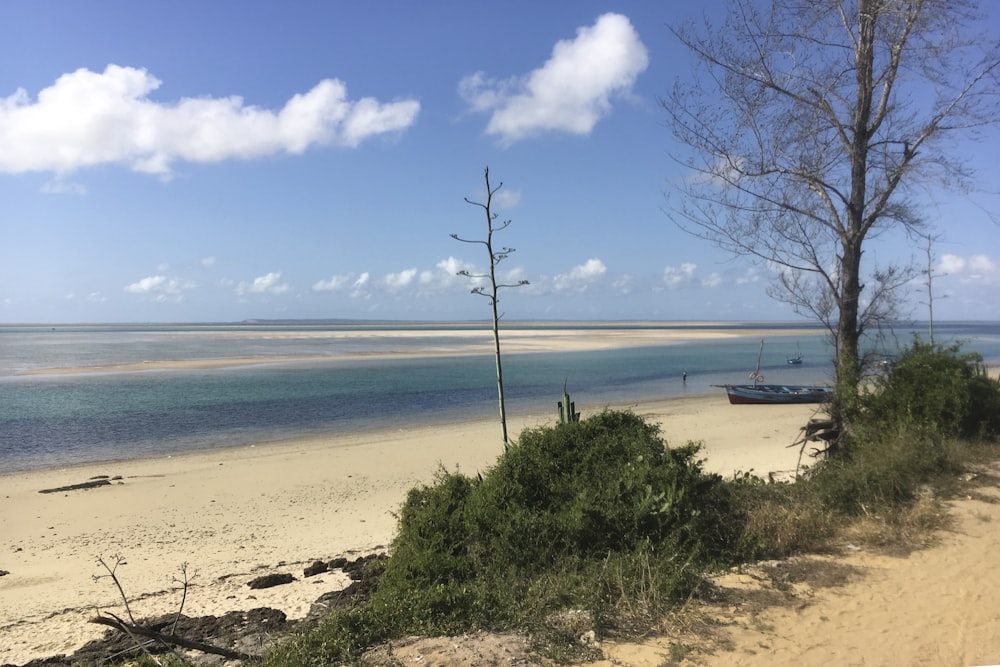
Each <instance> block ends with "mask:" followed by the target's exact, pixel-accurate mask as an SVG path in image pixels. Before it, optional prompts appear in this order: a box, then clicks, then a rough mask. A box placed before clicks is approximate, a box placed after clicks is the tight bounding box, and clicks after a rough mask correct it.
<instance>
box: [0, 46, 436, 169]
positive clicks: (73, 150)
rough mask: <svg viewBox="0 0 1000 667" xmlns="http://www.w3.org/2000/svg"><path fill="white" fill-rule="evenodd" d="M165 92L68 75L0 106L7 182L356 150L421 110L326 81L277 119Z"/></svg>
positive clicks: (123, 75)
mask: <svg viewBox="0 0 1000 667" xmlns="http://www.w3.org/2000/svg"><path fill="white" fill-rule="evenodd" d="M160 83H161V82H160V80H159V79H157V78H156V77H154V76H152V75H151V74H150V73H148V72H147V71H146V70H144V69H136V68H133V67H121V66H118V65H108V66H107V68H105V70H104V71H103V72H100V73H98V72H92V71H90V70H88V69H78V70H76V71H75V72H72V73H69V74H64V75H62V76H61V77H59V78H58V79H57V80H56V82H55V83H54V84H53V85H51V86H49V87H48V88H45V89H44V90H42V91H40V92H39V93H38V98H37V100H36V101H34V102H32V101H31V99H30V97H29V95H28V93H27V91H25V90H24V89H18V90H17V91H16V92H15V93H14V94H12V95H10V96H9V97H6V98H0V172H7V173H23V172H29V171H52V172H55V173H57V174H65V173H68V172H72V171H73V170H76V169H80V168H84V167H88V166H94V165H101V164H109V163H122V164H127V165H129V167H130V168H131V169H133V170H134V171H138V172H145V173H151V174H157V175H160V176H163V177H169V176H170V175H171V172H172V164H173V163H174V162H176V161H179V160H185V161H189V162H219V161H222V160H229V159H251V158H255V157H261V156H266V155H273V154H276V153H280V152H283V151H284V152H289V153H302V152H303V151H305V150H306V149H308V148H310V147H312V146H322V145H338V146H347V147H352V148H353V147H355V146H357V145H358V144H360V143H361V142H362V141H364V140H365V139H368V138H370V137H373V136H378V135H382V134H386V133H392V132H397V131H401V130H404V129H406V128H407V127H409V126H410V125H412V124H413V122H414V121H415V119H416V116H417V113H418V112H419V110H420V103H419V102H418V101H416V100H401V101H397V102H389V103H384V104H383V103H380V102H378V101H377V100H374V99H372V98H367V97H366V98H362V99H360V100H357V101H351V100H349V99H348V98H347V87H346V86H345V85H344V84H343V83H342V82H341V81H338V80H336V79H324V80H322V81H320V82H319V83H318V84H316V86H315V87H313V89H312V90H310V91H308V92H306V93H303V94H298V95H295V96H293V97H292V98H291V99H290V100H289V101H288V102H287V103H286V104H285V106H284V107H283V108H281V109H280V110H278V111H272V110H269V109H262V108H260V107H256V106H252V105H246V104H244V101H243V98H241V97H237V96H232V97H225V98H211V97H204V98H183V99H181V100H179V101H177V102H173V103H160V102H155V101H153V100H151V99H150V98H149V95H150V93H152V92H153V91H155V90H156V89H157V88H159V86H160ZM57 182H58V181H57ZM50 187H53V188H54V187H57V186H55V185H52V186H50Z"/></svg>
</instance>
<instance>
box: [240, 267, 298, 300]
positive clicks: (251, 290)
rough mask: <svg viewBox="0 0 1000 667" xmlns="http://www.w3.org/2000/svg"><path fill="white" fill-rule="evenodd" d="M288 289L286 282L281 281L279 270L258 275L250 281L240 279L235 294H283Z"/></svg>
mask: <svg viewBox="0 0 1000 667" xmlns="http://www.w3.org/2000/svg"><path fill="white" fill-rule="evenodd" d="M287 291H288V283H283V282H281V272H280V271H279V272H271V273H268V274H265V275H263V276H258V277H257V278H254V279H253V280H252V281H250V282H246V281H242V282H240V283H239V284H238V285H237V286H236V294H238V295H239V296H246V295H248V294H284V293H285V292H287Z"/></svg>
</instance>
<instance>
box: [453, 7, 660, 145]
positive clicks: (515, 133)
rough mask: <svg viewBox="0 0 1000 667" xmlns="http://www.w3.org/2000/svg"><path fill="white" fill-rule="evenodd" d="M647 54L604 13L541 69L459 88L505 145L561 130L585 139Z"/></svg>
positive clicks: (620, 19)
mask: <svg viewBox="0 0 1000 667" xmlns="http://www.w3.org/2000/svg"><path fill="white" fill-rule="evenodd" d="M648 65H649V54H648V53H647V50H646V47H645V45H643V43H642V40H640V39H639V35H638V33H636V31H635V28H633V27H632V24H631V23H630V22H629V20H628V18H627V17H625V16H623V15H621V14H613V13H608V14H603V15H602V16H600V17H598V19H597V21H596V22H595V23H594V25H592V26H587V27H583V28H579V29H578V30H577V33H576V38H575V39H573V40H562V41H559V42H558V43H556V45H555V46H554V47H553V49H552V55H551V56H550V57H549V59H548V61H546V63H545V64H544V65H542V66H541V67H540V68H538V69H536V70H534V71H532V72H530V73H529V74H527V75H525V76H522V77H512V78H509V79H506V80H496V79H490V78H488V77H487V75H486V74H485V73H484V72H476V73H474V74H471V75H469V76H467V77H465V78H464V79H462V81H461V82H460V83H459V86H458V91H459V95H460V96H461V97H462V99H463V100H465V102H466V103H467V104H468V105H469V108H470V109H471V110H472V111H475V112H481V113H490V114H491V115H490V119H489V122H488V124H487V126H486V133H487V134H489V135H495V136H497V137H499V138H500V140H501V141H502V142H503V143H505V144H510V143H513V142H515V141H519V140H521V139H526V138H529V137H533V136H536V135H538V134H541V133H543V132H548V131H559V132H568V133H570V134H578V135H586V134H589V133H590V132H591V130H593V129H594V126H595V125H597V123H598V121H600V120H601V119H602V118H603V117H605V116H607V115H608V114H609V113H611V99H612V97H614V96H627V95H628V94H629V93H630V92H631V89H632V86H633V84H634V83H635V81H636V79H637V78H638V76H639V74H640V73H642V72H643V71H645V69H646V67H648Z"/></svg>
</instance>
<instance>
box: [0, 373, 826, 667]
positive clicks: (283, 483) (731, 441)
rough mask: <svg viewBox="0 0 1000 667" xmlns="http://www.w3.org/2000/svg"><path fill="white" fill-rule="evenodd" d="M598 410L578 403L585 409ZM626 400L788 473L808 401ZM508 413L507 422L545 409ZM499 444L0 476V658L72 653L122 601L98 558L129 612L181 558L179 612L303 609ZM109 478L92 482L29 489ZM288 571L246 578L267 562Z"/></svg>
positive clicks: (442, 437) (164, 586) (348, 441)
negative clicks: (317, 570)
mask: <svg viewBox="0 0 1000 667" xmlns="http://www.w3.org/2000/svg"><path fill="white" fill-rule="evenodd" d="M602 407H605V406H578V409H580V410H582V411H583V412H584V414H585V415H586V414H588V413H592V412H594V411H597V410H599V409H601V408H602ZM619 407H628V408H630V409H632V410H634V411H635V412H637V413H638V414H641V415H645V416H647V417H648V418H649V419H651V420H654V421H657V422H660V423H662V424H663V432H664V435H665V437H666V439H667V441H668V442H669V443H676V444H682V443H684V442H687V441H688V440H690V439H698V440H703V441H704V443H705V451H704V454H705V457H706V459H707V464H706V466H707V467H708V468H709V469H711V470H715V471H718V472H720V473H723V474H731V473H732V472H733V471H736V470H744V471H745V470H749V469H754V470H755V471H757V472H759V473H761V474H766V473H768V472H772V471H775V472H782V471H784V472H786V473H787V472H788V471H792V470H794V467H795V465H796V460H797V456H798V451H797V449H789V448H787V447H786V445H787V444H789V443H791V442H793V441H794V440H795V438H796V435H797V433H798V429H799V427H800V426H801V425H802V424H803V423H804V421H805V420H806V419H808V417H809V416H810V415H811V414H812V410H813V408H812V407H810V406H765V409H763V410H762V409H760V408H756V409H754V407H753V406H730V405H729V404H728V402H727V401H726V398H725V395H724V393H722V392H721V391H720V392H718V393H717V394H712V395H708V396H699V397H693V398H684V399H672V400H664V401H659V402H652V403H643V404H635V405H630V406H619ZM554 413H555V410H553V414H550V415H535V416H530V417H524V416H521V417H518V416H516V415H514V416H512V419H511V423H510V427H511V432H512V433H515V434H516V433H518V432H519V431H520V430H521V429H523V428H525V427H533V426H539V425H543V424H550V423H553V421H554V420H555V419H556V415H555V414H554ZM501 451H502V445H501V441H500V429H499V424H498V423H497V422H495V421H477V422H469V423H462V424H453V425H450V426H446V427H426V428H417V429H412V430H397V431H373V432H369V433H363V434H355V435H351V436H346V437H337V438H332V439H326V438H316V439H312V440H303V441H296V442H286V443H279V444H269V445H266V446H255V447H243V448H238V449H230V450H226V451H222V452H211V453H200V454H192V455H184V456H178V457H172V458H164V459H153V460H142V461H129V462H121V463H110V464H104V465H97V466H84V467H77V468H70V469H60V470H49V471H41V472H32V473H28V474H22V475H13V476H6V477H2V478H0V488H2V492H0V526H2V529H0V534H2V545H0V569H3V570H7V571H8V572H9V573H10V574H7V575H5V576H3V577H0V619H2V620H0V664H3V663H5V662H10V663H21V662H25V661H27V660H29V659H31V658H35V657H44V656H49V655H54V654H58V653H70V652H72V651H73V650H75V649H76V648H78V647H79V646H80V645H81V644H82V643H84V642H85V641H87V640H88V639H90V638H92V637H96V636H99V635H100V633H101V631H102V630H101V628H100V627H99V626H96V625H93V624H89V623H87V622H86V621H87V619H88V618H89V617H90V616H92V615H93V614H94V612H95V611H96V610H98V609H108V610H118V611H120V610H121V602H120V599H119V598H118V594H117V591H116V590H115V588H114V586H113V584H112V582H111V581H109V580H108V579H101V580H98V581H95V580H94V577H95V576H97V575H101V574H103V571H102V569H101V567H100V566H99V565H98V563H97V558H98V557H103V558H105V559H106V560H107V559H110V558H111V557H112V556H113V555H116V554H118V555H121V556H123V557H124V558H125V559H126V562H127V565H123V566H122V567H121V568H120V569H119V572H118V574H119V576H120V579H121V581H122V585H123V586H124V588H125V590H126V592H127V593H128V594H129V595H130V596H132V597H134V598H135V599H136V602H135V605H134V606H135V609H134V611H135V612H136V613H137V614H139V615H144V616H145V615H152V614H157V613H164V612H168V611H174V610H176V608H177V605H178V603H179V595H180V593H179V588H180V586H179V585H178V584H177V583H176V582H175V581H174V579H176V578H179V577H180V568H181V566H182V564H184V563H187V564H188V571H189V573H194V575H195V576H194V580H193V583H192V586H191V589H190V592H189V595H188V601H187V604H186V606H185V613H186V614H188V615H202V614H219V613H223V612H225V611H229V610H234V609H250V608H253V607H260V606H270V607H275V608H278V609H281V610H283V611H284V612H285V613H286V614H288V616H289V618H301V617H302V616H304V615H305V614H306V613H307V612H308V610H309V606H310V604H311V603H312V602H313V601H314V600H315V599H316V598H317V597H319V595H321V594H322V593H324V592H327V591H329V590H338V589H340V588H342V587H343V586H344V585H345V584H346V579H343V580H341V579H336V578H333V577H330V576H326V575H324V576H319V577H313V578H309V579H304V578H303V577H302V576H301V574H302V569H303V567H304V565H305V564H309V563H311V562H312V561H313V560H315V559H331V558H334V557H337V556H343V555H347V556H351V555H362V554H365V553H369V552H372V551H377V550H382V549H385V548H386V547H387V546H388V545H389V543H390V542H391V540H392V537H393V535H394V531H395V527H396V519H395V516H394V512H395V511H396V510H397V509H398V508H399V506H400V505H401V503H402V502H403V500H404V498H405V495H406V492H407V491H408V490H409V489H410V488H412V487H414V486H416V485H420V484H426V483H431V482H432V481H433V479H434V475H435V473H436V471H437V470H438V469H439V467H440V466H444V467H446V468H448V469H450V470H455V469H458V470H460V471H462V472H464V473H467V474H475V473H476V472H477V471H482V470H485V469H487V468H488V467H490V466H491V465H492V464H493V463H494V462H495V460H496V458H497V456H498V455H499V454H500V452H501ZM98 475H108V476H110V477H113V478H117V479H114V480H113V481H112V483H111V484H110V485H108V486H102V487H99V488H92V489H83V490H74V491H65V492H58V493H45V494H43V493H39V492H40V491H42V490H46V489H53V488H59V487H63V486H67V485H71V484H78V483H81V482H85V481H86V480H88V479H91V478H92V477H95V476H98ZM271 572H290V573H293V574H294V575H295V576H296V578H297V581H295V582H293V583H292V584H288V585H285V586H278V587H275V588H270V589H263V590H249V589H248V588H247V586H246V582H247V581H249V580H250V579H252V578H254V577H256V576H259V575H261V574H264V573H271Z"/></svg>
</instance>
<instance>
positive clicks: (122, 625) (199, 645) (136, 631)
mask: <svg viewBox="0 0 1000 667" xmlns="http://www.w3.org/2000/svg"><path fill="white" fill-rule="evenodd" d="M89 622H90V623H97V624H99V625H106V626H108V627H110V628H114V629H115V630H118V631H119V632H124V633H125V634H127V635H129V636H136V635H137V636H139V637H145V638H147V639H155V640H156V641H158V642H161V643H163V644H167V645H170V646H180V647H181V648H186V649H191V650H194V651H201V652H202V653H212V654H214V655H221V656H222V657H224V658H228V659H230V660H243V661H253V660H257V659H258V658H257V656H253V655H250V654H249V653H242V652H240V651H233V650H230V649H227V648H222V647H220V646H215V645H213V644H206V643H204V642H199V641H194V640H193V639H187V638H185V637H178V636H177V635H174V634H166V633H163V632H157V631H156V630H151V629H149V628H145V627H143V626H141V625H138V624H136V623H128V622H126V621H124V620H122V619H120V618H118V617H117V616H115V615H114V614H111V613H107V612H106V613H105V615H101V614H98V615H97V616H95V617H93V618H91V619H90V621H89Z"/></svg>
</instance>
